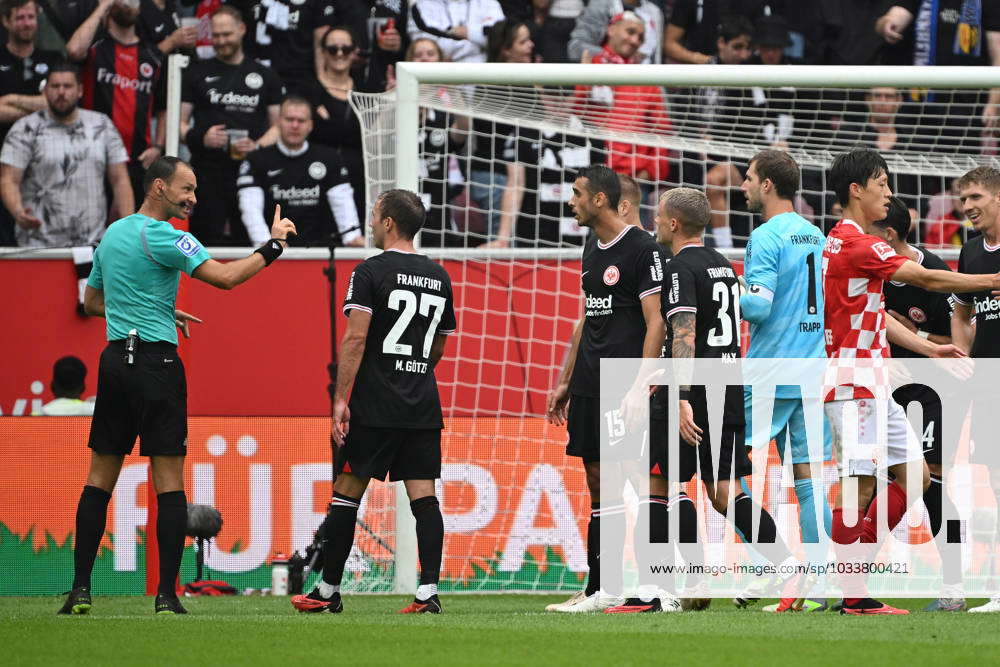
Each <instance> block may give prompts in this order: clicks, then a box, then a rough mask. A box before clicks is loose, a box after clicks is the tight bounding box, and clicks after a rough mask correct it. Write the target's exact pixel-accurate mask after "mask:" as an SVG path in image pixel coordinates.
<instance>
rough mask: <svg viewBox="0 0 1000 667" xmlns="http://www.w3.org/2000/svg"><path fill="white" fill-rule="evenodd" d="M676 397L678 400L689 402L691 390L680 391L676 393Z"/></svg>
mask: <svg viewBox="0 0 1000 667" xmlns="http://www.w3.org/2000/svg"><path fill="white" fill-rule="evenodd" d="M677 397H678V398H679V399H680V400H682V401H690V400H691V390H690V389H681V390H679V391H678V392H677Z"/></svg>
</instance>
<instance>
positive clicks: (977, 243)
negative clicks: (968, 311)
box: [952, 236, 1000, 358]
mask: <svg viewBox="0 0 1000 667" xmlns="http://www.w3.org/2000/svg"><path fill="white" fill-rule="evenodd" d="M958 272H959V273H997V272H1000V246H989V245H987V244H986V239H985V238H984V237H981V236H980V237H976V238H974V239H972V240H970V241H968V242H966V244H965V245H963V246H962V252H961V253H960V254H959V256H958ZM952 298H954V299H955V301H956V302H957V303H960V304H962V305H964V306H972V310H973V312H974V313H975V315H976V337H975V339H973V341H972V353H971V356H973V357H981V358H995V357H1000V298H997V297H994V296H990V290H984V291H982V292H967V293H965V294H954V295H952Z"/></svg>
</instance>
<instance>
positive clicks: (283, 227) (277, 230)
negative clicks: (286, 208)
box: [271, 204, 297, 246]
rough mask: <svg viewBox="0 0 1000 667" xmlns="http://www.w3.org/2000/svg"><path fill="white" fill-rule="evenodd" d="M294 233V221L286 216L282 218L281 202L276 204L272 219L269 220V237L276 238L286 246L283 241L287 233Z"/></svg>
mask: <svg viewBox="0 0 1000 667" xmlns="http://www.w3.org/2000/svg"><path fill="white" fill-rule="evenodd" d="M296 233H297V232H296V231H295V223H294V222H292V221H291V220H289V219H288V218H282V217H281V204H278V205H276V206H275V207H274V221H273V222H271V238H272V239H278V240H279V241H281V242H282V243H284V244H285V245H286V246H287V245H288V244H287V243H285V241H287V239H288V237H289V235H291V236H295V235H296Z"/></svg>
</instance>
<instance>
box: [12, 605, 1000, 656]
mask: <svg viewBox="0 0 1000 667" xmlns="http://www.w3.org/2000/svg"><path fill="white" fill-rule="evenodd" d="M565 597H566V596H541V595H455V596H442V604H443V605H444V609H445V613H444V614H442V615H440V616H432V615H420V616H400V615H399V614H397V613H396V612H397V610H398V609H400V608H401V607H403V606H404V605H405V604H406V603H407V602H408V601H409V600H408V599H407V598H403V597H399V596H381V595H369V596H350V597H345V600H344V606H345V610H344V613H342V614H337V615H334V614H309V615H306V614H298V613H296V612H295V611H294V610H293V609H292V607H291V605H290V604H289V602H288V598H270V597H231V598H200V599H187V600H185V601H184V604H185V605H186V606H187V608H188V610H189V611H190V612H191V613H190V614H189V615H188V616H154V615H153V613H152V609H153V602H152V599H151V598H140V597H97V598H95V600H94V602H95V606H94V609H93V611H92V612H91V614H90V615H89V616H79V617H67V616H57V615H56V613H55V612H56V611H57V610H58V608H59V607H60V606H61V604H62V598H61V597H60V598H55V597H33V598H13V597H7V598H0V647H3V650H2V656H3V662H4V664H8V665H36V664H37V665H69V664H90V665H118V664H120V665H147V664H149V665H156V664H190V665H230V664H233V665H245V664H251V665H256V664H260V665H290V664H291V665H296V664H297V665H319V664H322V665H368V664H386V665H388V664H392V665H526V664H532V665H567V664H577V665H613V666H616V667H617V666H619V665H643V664H654V663H656V664H659V665H663V664H677V663H682V662H683V663H687V664H688V665H691V667H694V666H696V665H697V666H698V667H701V666H702V665H714V664H729V665H746V664H761V665H763V664H767V665H814V664H836V665H842V666H844V667H855V666H860V665H885V664H903V665H906V664H910V665H919V664H932V665H943V664H965V665H968V664H978V663H981V662H983V661H985V662H986V663H991V662H992V658H991V657H990V656H996V655H997V652H998V649H1000V633H998V632H997V621H998V619H997V617H996V616H994V615H992V614H967V613H955V614H948V613H936V614H931V613H922V612H920V611H919V609H921V608H922V607H923V606H924V605H925V604H926V602H927V601H926V600H895V601H889V602H891V603H892V604H895V605H897V606H902V607H906V608H908V609H910V610H911V611H914V612H915V613H912V614H910V615H909V616H890V617H847V616H840V615H838V614H832V613H816V614H797V615H787V614H781V615H777V614H765V613H762V612H761V611H759V608H752V610H751V609H747V610H738V609H736V608H735V607H733V605H732V604H731V603H730V602H729V601H728V600H714V601H713V602H712V607H711V608H710V609H709V610H708V611H704V612H684V613H673V614H644V615H621V616H609V615H604V614H588V615H562V614H554V613H545V612H544V611H542V610H543V608H544V607H545V605H546V604H548V603H550V602H555V601H561V600H563V599H565ZM969 602H970V604H979V601H978V600H970V601H969Z"/></svg>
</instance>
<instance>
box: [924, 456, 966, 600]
mask: <svg viewBox="0 0 1000 667" xmlns="http://www.w3.org/2000/svg"><path fill="white" fill-rule="evenodd" d="M924 506H925V507H926V508H927V516H928V517H929V518H930V522H931V534H932V535H934V537H935V539H936V540H938V552H939V553H940V554H941V579H942V583H944V585H945V586H957V585H959V584H961V583H962V545H961V543H959V542H954V541H949V539H950V540H957V539H961V530H958V531H955V530H952V531H947V530H946V531H945V534H944V535H939V534H938V533H939V531H940V530H941V528H942V523H943V514H944V510H945V508H947V509H948V515H949V516H953V517H958V516H959V514H958V510H957V509H955V506H954V505H953V504H952V502H951V498H949V497H948V492H947V491H945V489H944V485H943V484H942V481H941V478H940V477H935V476H934V475H931V484H930V486H928V487H927V490H926V491H924ZM956 520H957V519H956Z"/></svg>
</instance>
